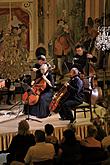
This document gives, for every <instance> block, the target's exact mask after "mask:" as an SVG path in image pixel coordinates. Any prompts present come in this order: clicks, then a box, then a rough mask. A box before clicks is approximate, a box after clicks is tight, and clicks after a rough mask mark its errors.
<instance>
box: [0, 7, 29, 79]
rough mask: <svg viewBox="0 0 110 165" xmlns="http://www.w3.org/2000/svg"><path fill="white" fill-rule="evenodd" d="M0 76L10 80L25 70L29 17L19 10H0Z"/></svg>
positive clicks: (27, 52)
mask: <svg viewBox="0 0 110 165" xmlns="http://www.w3.org/2000/svg"><path fill="white" fill-rule="evenodd" d="M0 22H1V24H0V64H1V68H0V76H1V77H4V78H7V77H9V78H10V79H12V80H15V79H17V78H19V75H20V74H23V73H24V71H25V70H26V69H27V67H28V64H27V58H28V56H29V49H30V47H29V45H30V43H29V15H28V14H27V13H26V12H25V11H23V10H22V9H21V8H11V13H10V9H9V8H0Z"/></svg>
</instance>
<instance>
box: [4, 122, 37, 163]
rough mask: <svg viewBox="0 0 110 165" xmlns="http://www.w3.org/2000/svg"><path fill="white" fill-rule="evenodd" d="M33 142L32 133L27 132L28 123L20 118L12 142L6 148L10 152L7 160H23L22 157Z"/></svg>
mask: <svg viewBox="0 0 110 165" xmlns="http://www.w3.org/2000/svg"><path fill="white" fill-rule="evenodd" d="M34 144H35V138H34V135H33V134H31V133H30V132H29V124H28V122H27V121H26V120H22V121H20V123H19V126H18V134H17V135H16V136H15V137H13V139H12V142H11V144H10V146H9V148H8V149H7V152H9V153H10V154H9V155H8V156H7V162H8V163H9V164H10V163H11V162H12V161H14V160H15V161H20V162H24V157H25V155H26V153H27V150H28V148H29V147H30V146H32V145H34Z"/></svg>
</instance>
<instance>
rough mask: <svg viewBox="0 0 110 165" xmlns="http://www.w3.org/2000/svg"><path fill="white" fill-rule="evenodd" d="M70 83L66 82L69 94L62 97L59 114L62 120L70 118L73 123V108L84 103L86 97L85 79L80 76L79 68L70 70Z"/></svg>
mask: <svg viewBox="0 0 110 165" xmlns="http://www.w3.org/2000/svg"><path fill="white" fill-rule="evenodd" d="M69 75H70V83H65V84H64V85H65V86H66V87H67V94H66V95H64V97H62V99H61V101H60V108H59V114H60V116H61V120H70V122H71V123H73V122H74V121H75V118H74V117H73V114H72V110H71V109H73V108H74V107H75V106H77V105H80V104H82V102H83V99H84V94H83V90H84V89H83V81H82V80H81V79H80V77H79V71H78V69H77V68H72V69H71V70H70V73H69Z"/></svg>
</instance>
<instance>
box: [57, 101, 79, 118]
mask: <svg viewBox="0 0 110 165" xmlns="http://www.w3.org/2000/svg"><path fill="white" fill-rule="evenodd" d="M80 104H81V102H80V101H78V100H75V99H74V100H66V101H65V102H62V104H61V106H60V109H59V115H60V117H61V118H62V119H65V120H73V119H74V117H73V113H72V109H73V108H74V107H75V106H78V105H80Z"/></svg>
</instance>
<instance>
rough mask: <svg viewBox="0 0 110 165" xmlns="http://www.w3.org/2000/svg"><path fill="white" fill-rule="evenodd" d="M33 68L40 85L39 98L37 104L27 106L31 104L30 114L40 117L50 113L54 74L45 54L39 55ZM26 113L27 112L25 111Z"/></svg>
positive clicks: (38, 85)
mask: <svg viewBox="0 0 110 165" xmlns="http://www.w3.org/2000/svg"><path fill="white" fill-rule="evenodd" d="M33 70H34V71H36V80H35V83H36V84H37V87H38V88H37V89H36V90H38V91H37V94H38V95H39V100H38V102H37V103H36V104H35V105H27V106H30V108H29V109H30V111H29V114H30V115H33V116H37V117H38V118H44V117H47V116H48V115H49V114H50V111H49V103H50V101H51V99H52V95H53V85H54V80H53V76H52V73H51V70H50V69H49V64H47V62H46V57H45V56H44V55H40V56H39V57H38V63H36V64H35V65H34V67H33ZM39 79H40V81H39ZM42 80H43V81H42ZM37 82H39V83H37ZM40 82H41V83H40ZM42 85H43V86H42ZM26 109H27V108H25V110H26ZM25 113H27V112H26V111H25Z"/></svg>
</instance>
